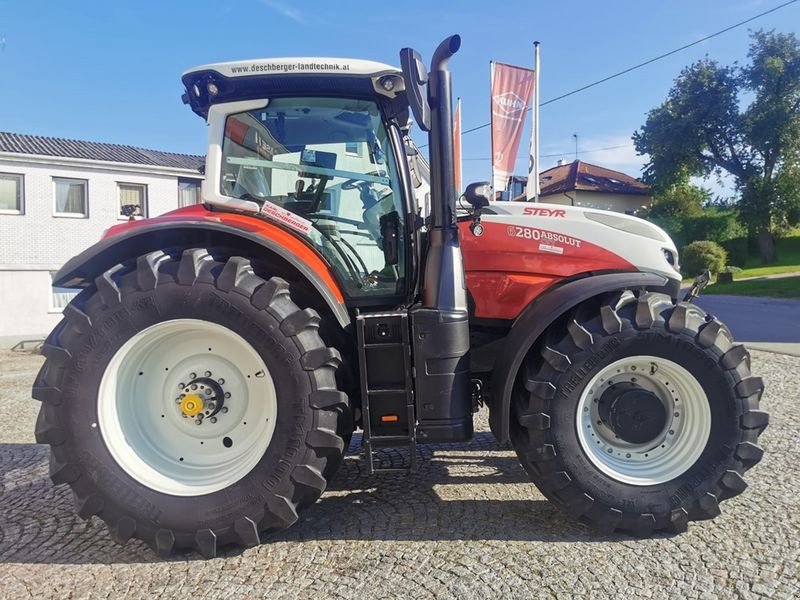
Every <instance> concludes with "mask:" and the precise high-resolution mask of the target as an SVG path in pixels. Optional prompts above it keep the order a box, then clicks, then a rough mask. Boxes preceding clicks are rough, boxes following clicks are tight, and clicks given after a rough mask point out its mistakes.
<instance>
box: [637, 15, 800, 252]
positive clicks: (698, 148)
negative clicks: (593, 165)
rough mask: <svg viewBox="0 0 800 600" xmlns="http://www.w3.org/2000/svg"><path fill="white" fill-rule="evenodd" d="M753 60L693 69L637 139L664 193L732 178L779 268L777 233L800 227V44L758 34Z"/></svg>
mask: <svg viewBox="0 0 800 600" xmlns="http://www.w3.org/2000/svg"><path fill="white" fill-rule="evenodd" d="M748 58H749V63H748V64H747V65H746V66H744V67H738V66H735V65H734V66H722V65H720V64H719V63H717V62H716V61H714V60H710V59H708V58H706V59H703V60H699V61H697V62H695V63H694V64H692V65H690V66H688V67H686V68H685V69H684V70H683V71H681V73H680V75H679V76H678V78H677V79H676V80H675V83H674V85H673V87H672V89H671V90H670V92H669V94H668V96H667V99H666V101H665V102H664V103H663V104H662V105H661V106H659V107H657V108H654V109H653V110H651V111H650V112H649V113H648V115H647V121H646V122H645V124H644V125H643V126H642V128H641V129H639V130H638V131H636V132H635V133H634V134H633V140H634V143H635V144H636V149H637V151H638V152H639V153H640V154H649V155H650V162H649V163H648V164H647V166H646V167H645V172H644V178H645V180H646V181H648V182H649V183H651V184H652V185H654V186H655V187H656V189H667V188H669V187H670V186H672V185H675V184H677V183H680V182H681V181H683V180H685V177H686V176H687V174H688V175H695V176H708V175H711V174H713V173H716V174H721V173H723V172H726V173H728V174H730V175H731V176H732V177H733V179H734V181H735V183H736V188H737V190H738V192H739V194H740V200H739V209H740V211H739V212H740V215H741V217H742V222H743V224H744V225H745V226H746V227H748V228H749V229H750V231H751V232H752V233H756V234H757V235H758V239H759V248H760V253H761V259H762V261H764V262H772V261H774V260H775V246H774V238H773V233H774V232H775V231H777V230H779V229H781V228H782V227H785V226H787V225H795V224H797V223H798V222H800V195H799V194H798V191H800V42H799V41H798V39H797V38H796V37H795V35H794V34H792V33H789V34H783V33H775V32H774V31H768V32H764V31H756V32H754V33H753V34H752V41H751V44H750V51H749V53H748ZM748 102H749V103H748Z"/></svg>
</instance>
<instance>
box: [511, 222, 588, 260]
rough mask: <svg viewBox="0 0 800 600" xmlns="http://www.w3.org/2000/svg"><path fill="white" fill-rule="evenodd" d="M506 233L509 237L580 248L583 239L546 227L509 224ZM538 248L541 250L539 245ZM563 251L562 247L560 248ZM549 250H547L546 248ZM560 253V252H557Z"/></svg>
mask: <svg viewBox="0 0 800 600" xmlns="http://www.w3.org/2000/svg"><path fill="white" fill-rule="evenodd" d="M506 233H507V235H508V236H509V237H515V238H522V239H525V240H534V241H537V242H538V241H542V242H554V243H556V244H562V245H564V246H571V247H573V248H580V247H581V243H582V242H583V240H579V239H577V238H574V237H570V236H568V235H564V234H562V233H556V232H555V231H547V230H546V229H535V228H534V227H520V226H519V225H509V226H508V228H507V230H506ZM539 249H540V250H542V247H541V245H540V246H539ZM561 250H562V252H563V248H562V249H561ZM547 252H549V250H547ZM559 254H560V253H559Z"/></svg>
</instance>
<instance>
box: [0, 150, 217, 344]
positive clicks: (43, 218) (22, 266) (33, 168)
mask: <svg viewBox="0 0 800 600" xmlns="http://www.w3.org/2000/svg"><path fill="white" fill-rule="evenodd" d="M0 173H16V174H22V175H24V214H21V215H10V214H0V347H3V346H8V345H10V344H12V343H14V340H15V338H16V339H21V338H24V337H30V336H34V337H36V336H39V337H43V336H44V335H46V334H47V333H48V332H49V331H50V329H52V327H53V326H54V325H55V324H56V323H57V322H58V319H59V318H60V315H59V314H58V313H57V312H55V313H54V312H52V311H51V310H50V292H51V290H50V272H51V271H56V270H58V269H59V268H60V267H61V265H63V264H64V263H65V262H66V261H67V260H68V259H70V258H71V257H72V256H74V255H76V254H78V253H79V252H81V251H83V250H84V249H86V248H87V247H89V246H90V245H92V244H94V243H95V242H97V241H98V240H99V239H100V237H101V236H102V234H103V232H104V231H105V230H106V229H107V228H108V227H110V226H112V225H115V224H117V223H120V222H122V221H124V220H125V219H124V218H122V217H120V216H119V190H118V188H117V185H118V183H135V184H143V185H146V186H147V206H148V210H147V215H148V216H151V217H153V216H157V215H160V214H162V213H165V212H167V211H170V210H174V209H176V208H178V177H179V176H183V177H192V178H195V179H198V180H199V179H201V178H202V176H200V174H199V173H192V172H191V171H185V172H184V171H179V170H177V169H173V170H169V169H159V168H149V167H141V168H137V167H134V166H129V165H119V166H116V165H114V164H113V163H90V162H89V161H83V162H82V161H72V164H70V160H67V159H52V161H50V160H48V157H31V158H30V159H29V160H25V159H22V158H19V157H9V156H8V155H4V156H2V157H0ZM53 177H68V178H74V179H85V180H87V181H88V213H89V215H88V217H86V218H79V217H60V216H59V217H57V216H54V214H53V213H54V205H55V186H54V183H53Z"/></svg>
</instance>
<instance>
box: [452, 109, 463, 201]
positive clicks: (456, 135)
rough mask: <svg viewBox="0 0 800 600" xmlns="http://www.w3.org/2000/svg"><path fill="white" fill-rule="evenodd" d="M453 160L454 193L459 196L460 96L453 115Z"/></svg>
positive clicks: (460, 189)
mask: <svg viewBox="0 0 800 600" xmlns="http://www.w3.org/2000/svg"><path fill="white" fill-rule="evenodd" d="M453 160H454V163H455V175H456V177H455V179H456V182H455V183H456V193H457V194H458V195H459V196H461V192H462V188H461V98H459V99H458V102H457V103H456V114H455V116H454V117H453Z"/></svg>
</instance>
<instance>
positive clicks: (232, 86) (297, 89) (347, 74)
mask: <svg viewBox="0 0 800 600" xmlns="http://www.w3.org/2000/svg"><path fill="white" fill-rule="evenodd" d="M384 77H388V78H390V79H392V80H393V85H392V87H390V88H384V87H383V86H382V85H381V84H380V82H382V81H383V78H384ZM182 80H183V84H184V86H185V87H186V94H184V102H185V103H187V104H190V105H191V107H192V110H193V111H194V112H195V113H197V114H198V115H200V116H202V117H206V116H207V115H208V107H209V106H211V105H212V104H218V103H222V102H232V101H235V100H248V99H255V98H263V97H266V96H275V95H320V93H325V94H331V95H336V96H357V97H370V96H374V95H375V94H376V93H378V94H381V95H384V96H388V97H390V98H393V97H395V96H397V95H398V94H400V93H401V92H402V91H404V89H405V86H404V85H403V80H402V72H401V71H400V69H398V68H397V67H392V66H391V65H386V64H383V63H379V62H373V61H369V60H360V59H355V58H316V57H296V58H262V59H256V60H240V61H233V62H224V63H215V64H210V65H202V66H199V67H195V68H193V69H189V70H188V71H186V72H184V74H183V76H182Z"/></svg>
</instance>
